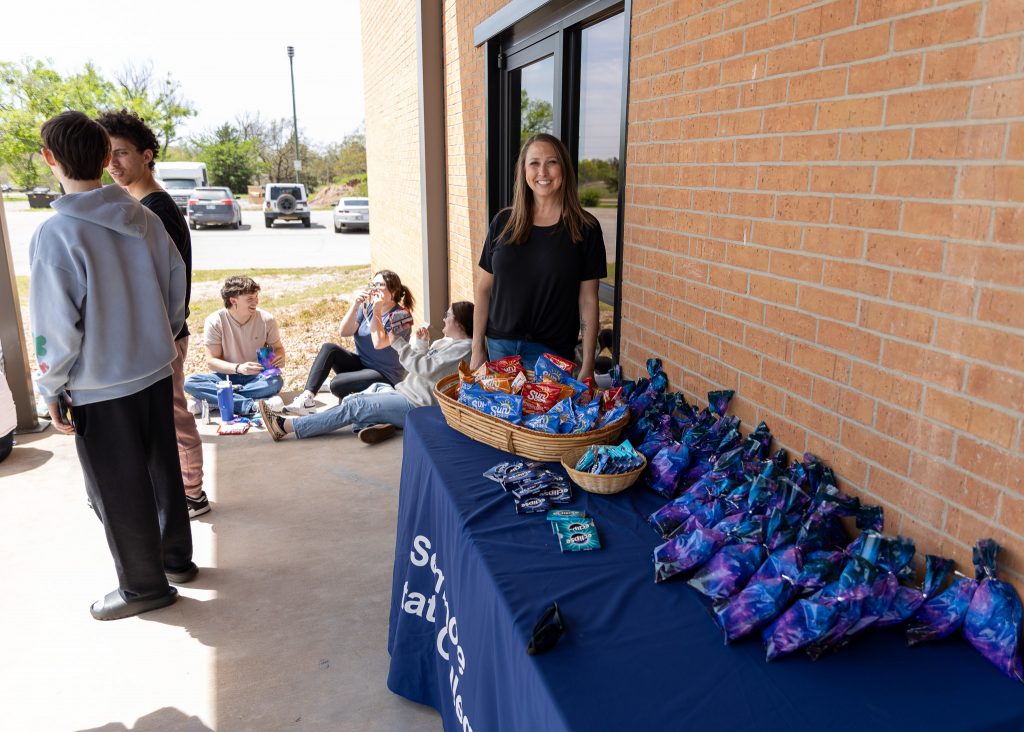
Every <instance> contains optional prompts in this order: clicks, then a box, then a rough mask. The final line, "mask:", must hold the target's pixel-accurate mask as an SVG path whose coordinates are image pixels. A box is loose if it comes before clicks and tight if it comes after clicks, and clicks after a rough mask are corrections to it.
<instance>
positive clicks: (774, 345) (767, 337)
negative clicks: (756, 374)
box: [743, 325, 791, 361]
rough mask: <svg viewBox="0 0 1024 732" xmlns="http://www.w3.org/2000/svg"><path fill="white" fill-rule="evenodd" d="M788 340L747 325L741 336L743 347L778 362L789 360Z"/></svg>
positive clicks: (771, 332)
mask: <svg viewBox="0 0 1024 732" xmlns="http://www.w3.org/2000/svg"><path fill="white" fill-rule="evenodd" d="M790 343H791V341H790V339H789V338H786V337H785V336H780V335H779V334H778V333H776V332H774V331H768V330H763V329H761V328H756V327H754V326H752V325H747V327H746V329H745V331H744V334H743V345H745V346H746V347H747V348H753V349H754V350H755V351H757V352H758V353H762V354H764V355H765V356H771V357H772V358H775V359H778V360H780V361H786V360H788V359H789V344H790Z"/></svg>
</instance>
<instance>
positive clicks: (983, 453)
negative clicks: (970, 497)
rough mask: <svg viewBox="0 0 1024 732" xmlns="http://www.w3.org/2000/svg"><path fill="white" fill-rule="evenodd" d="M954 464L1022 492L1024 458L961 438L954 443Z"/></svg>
mask: <svg viewBox="0 0 1024 732" xmlns="http://www.w3.org/2000/svg"><path fill="white" fill-rule="evenodd" d="M956 464H957V465H959V466H960V467H961V468H963V469H964V470H966V471H967V472H968V473H972V474H974V475H977V476H978V477H979V478H984V479H985V480H988V481H991V482H992V483H995V484H996V485H1004V486H1007V487H1008V488H1011V489H1013V490H1015V491H1017V492H1020V491H1021V490H1024V458H1020V457H1015V456H1013V455H1011V454H1010V453H1007V452H1005V451H1002V450H998V449H995V448H993V447H991V446H990V445H987V444H985V443H983V442H977V441H975V440H971V439H968V438H966V437H961V438H960V439H958V440H957V443H956Z"/></svg>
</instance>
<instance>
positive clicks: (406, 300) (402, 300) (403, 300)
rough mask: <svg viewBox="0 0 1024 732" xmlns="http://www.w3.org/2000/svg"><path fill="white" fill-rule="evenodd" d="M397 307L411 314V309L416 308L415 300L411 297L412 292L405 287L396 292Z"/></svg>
mask: <svg viewBox="0 0 1024 732" xmlns="http://www.w3.org/2000/svg"><path fill="white" fill-rule="evenodd" d="M396 301H397V302H398V304H399V305H401V306H402V307H403V308H405V309H406V310H408V311H409V312H412V309H413V308H414V307H416V299H415V298H414V297H413V296H412V292H410V291H409V288H408V287H406V286H405V285H402V288H401V289H400V290H399V291H398V298H397V299H396Z"/></svg>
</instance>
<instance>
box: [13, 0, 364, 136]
mask: <svg viewBox="0 0 1024 732" xmlns="http://www.w3.org/2000/svg"><path fill="white" fill-rule="evenodd" d="M314 8H315V10H314ZM288 46H294V47H295V58H294V64H295V96H296V107H297V115H298V120H299V137H300V139H302V140H303V142H312V143H313V144H320V145H324V144H327V143H330V142H340V141H341V140H342V139H343V138H344V137H345V135H347V134H349V133H351V132H353V131H354V130H355V129H356V128H357V127H359V126H360V125H362V123H363V118H364V111H363V71H362V48H361V43H360V25H359V2H358V0H332V2H330V3H298V2H269V1H264V0H254V1H253V2H248V3H228V2H198V3H175V2H165V3H153V2H145V1H143V2H139V0H134V2H126V1H125V0H105V1H104V2H102V3H97V2H81V0H79V1H77V2H74V1H72V0H49V2H46V3H45V4H44V5H43V6H37V5H35V3H33V2H28V1H27V0H5V1H4V2H3V3H2V5H0V60H2V61H20V60H21V59H22V58H24V57H31V58H33V59H40V60H44V61H46V60H49V61H51V62H52V65H53V67H54V68H55V69H56V70H57V71H58V72H60V73H61V74H70V73H73V72H76V71H79V70H81V69H82V67H83V66H84V65H85V63H86V61H90V60H91V61H92V62H93V63H95V64H96V66H97V67H99V69H100V71H101V73H102V74H103V76H104V77H106V78H108V79H109V78H112V77H113V75H114V73H115V72H116V71H118V70H119V69H121V68H123V67H124V66H125V64H126V63H128V62H131V63H133V64H134V65H135V66H136V67H138V66H141V65H144V64H146V63H151V64H152V67H153V70H154V72H155V76H156V77H157V78H162V77H164V76H166V75H167V74H168V73H169V74H170V75H171V76H172V77H173V78H174V79H175V80H176V81H178V82H180V84H181V92H182V94H183V96H184V97H185V98H186V99H188V100H189V101H191V103H192V106H193V107H194V108H195V109H196V110H197V112H198V115H197V116H195V117H190V118H189V119H188V120H187V121H186V122H185V123H184V124H183V125H182V128H181V130H180V135H181V136H182V137H187V136H189V135H195V134H199V133H202V132H205V131H211V130H213V129H215V128H216V127H218V126H220V125H221V124H223V123H224V122H230V121H232V120H234V118H235V116H236V115H237V114H239V113H242V112H249V113H251V114H255V113H257V112H258V113H259V114H260V116H261V117H262V118H263V119H266V120H270V119H276V118H281V117H284V118H287V119H288V120H289V121H291V118H292V96H291V79H290V76H289V68H288V53H287V47H288Z"/></svg>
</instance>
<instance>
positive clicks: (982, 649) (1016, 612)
mask: <svg viewBox="0 0 1024 732" xmlns="http://www.w3.org/2000/svg"><path fill="white" fill-rule="evenodd" d="M998 554H999V545H998V544H996V543H995V542H994V541H993V540H992V539H982V540H981V541H979V542H978V544H977V546H975V547H974V567H975V570H976V572H977V578H978V579H979V580H981V584H979V585H978V589H977V590H976V591H975V592H974V597H972V598H971V604H970V606H969V607H968V608H967V616H966V617H965V618H964V637H965V638H967V640H968V641H969V642H970V644H971V645H972V646H974V648H975V649H976V650H977V651H978V653H980V654H981V655H982V656H984V657H985V658H987V659H988V660H989V661H990V662H991V663H993V664H994V665H995V667H996V668H998V669H999V670H1000V671H1002V672H1003V673H1004V674H1006V675H1007V676H1009V677H1010V678H1011V679H1013V680H1014V681H1024V669H1022V667H1021V660H1020V630H1021V604H1020V598H1019V597H1018V596H1017V591H1016V590H1014V589H1013V586H1012V585H1009V584H1007V583H1006V582H1002V581H1000V580H999V579H997V578H996V556H997V555H998Z"/></svg>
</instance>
